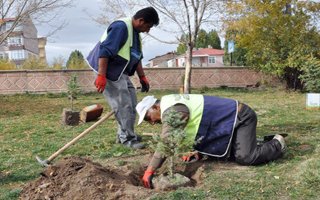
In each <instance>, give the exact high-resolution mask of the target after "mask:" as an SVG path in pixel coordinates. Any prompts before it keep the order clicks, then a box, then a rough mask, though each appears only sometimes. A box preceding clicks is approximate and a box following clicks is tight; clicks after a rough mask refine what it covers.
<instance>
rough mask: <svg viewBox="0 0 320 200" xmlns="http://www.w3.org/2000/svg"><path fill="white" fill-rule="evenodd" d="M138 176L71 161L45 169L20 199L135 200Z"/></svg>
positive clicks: (69, 159) (67, 160) (64, 160)
mask: <svg viewBox="0 0 320 200" xmlns="http://www.w3.org/2000/svg"><path fill="white" fill-rule="evenodd" d="M140 184H141V183H140V180H139V177H138V175H137V174H134V173H132V172H131V173H128V172H125V171H121V170H120V169H118V170H115V169H108V168H104V167H103V166H102V165H100V164H99V163H94V162H92V161H90V160H89V159H85V158H79V157H68V158H65V159H62V160H60V161H59V162H57V163H56V164H55V165H52V166H49V167H46V168H45V169H44V171H43V172H42V173H41V177H39V178H38V179H37V180H35V181H33V182H30V183H29V184H27V185H26V186H25V187H24V189H23V190H22V192H21V195H20V198H21V199H28V200H29V199H30V200H31V199H32V200H34V199H46V200H47V199H61V200H64V199H65V200H70V199H88V200H90V199H95V200H99V199H136V198H137V196H135V195H136V194H137V193H138V192H139V190H140V192H142V193H143V191H141V187H140V186H139V185H140Z"/></svg>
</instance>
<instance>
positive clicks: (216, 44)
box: [177, 29, 221, 54]
mask: <svg viewBox="0 0 320 200" xmlns="http://www.w3.org/2000/svg"><path fill="white" fill-rule="evenodd" d="M186 38H187V36H186V35H182V36H181V39H180V41H186V40H187V39H186ZM195 44H196V48H209V47H210V48H214V49H221V40H220V37H219V35H218V33H217V31H214V30H211V31H210V32H209V33H207V32H206V31H205V30H203V29H201V30H200V31H199V34H198V37H197V41H196V43H195ZM186 51H187V46H186V42H180V43H179V46H178V47H177V53H178V54H184V53H186Z"/></svg>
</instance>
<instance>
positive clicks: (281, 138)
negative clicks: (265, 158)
mask: <svg viewBox="0 0 320 200" xmlns="http://www.w3.org/2000/svg"><path fill="white" fill-rule="evenodd" d="M273 139H274V140H278V141H279V143H280V144H281V152H282V153H284V152H285V151H286V143H285V141H284V137H283V136H282V135H279V134H276V135H275V136H274V137H273Z"/></svg>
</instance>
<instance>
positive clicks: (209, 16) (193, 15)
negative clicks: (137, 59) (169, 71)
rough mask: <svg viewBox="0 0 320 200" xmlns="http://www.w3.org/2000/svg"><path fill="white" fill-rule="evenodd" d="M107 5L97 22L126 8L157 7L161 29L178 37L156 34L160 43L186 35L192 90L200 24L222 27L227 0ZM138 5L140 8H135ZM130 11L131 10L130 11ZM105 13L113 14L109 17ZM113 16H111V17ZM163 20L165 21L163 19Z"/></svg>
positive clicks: (187, 79)
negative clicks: (221, 22) (222, 14)
mask: <svg viewBox="0 0 320 200" xmlns="http://www.w3.org/2000/svg"><path fill="white" fill-rule="evenodd" d="M103 3H104V5H105V7H104V9H103V12H104V15H101V17H99V18H97V19H96V20H97V21H100V22H104V23H106V22H107V21H105V20H102V19H108V22H110V19H114V18H112V17H119V16H125V15H124V13H125V11H126V10H125V9H126V8H127V9H128V10H131V11H132V10H137V9H138V8H141V7H143V6H152V7H154V8H155V9H156V10H157V11H158V12H159V13H160V15H161V21H162V23H163V22H165V23H163V25H160V28H161V29H162V30H163V31H166V32H167V33H169V34H171V35H172V36H174V37H175V38H176V41H164V40H160V39H159V38H157V37H155V36H152V35H151V34H149V36H151V37H152V38H154V39H157V40H158V41H160V42H165V43H171V44H172V43H177V44H179V43H180V41H179V39H180V36H181V35H186V36H187V37H186V40H185V41H181V42H184V43H185V45H186V47H187V54H186V57H187V62H186V70H185V81H184V92H185V93H190V87H191V86H190V85H191V72H192V70H191V67H192V66H191V63H192V55H191V54H192V50H193V48H194V47H195V46H196V39H197V37H198V32H199V30H200V27H201V26H202V25H204V24H207V25H214V26H218V25H219V24H218V22H217V21H218V19H217V18H218V17H219V15H218V13H219V12H220V11H222V9H221V6H222V5H224V3H223V1H219V0H182V1H179V0H172V1H159V0H141V1H128V0H117V1H114V0H104V1H103ZM133 8H136V9H133ZM129 13H130V12H129ZM105 14H107V15H109V16H106V15H105ZM110 16H111V17H110ZM160 23H161V22H160Z"/></svg>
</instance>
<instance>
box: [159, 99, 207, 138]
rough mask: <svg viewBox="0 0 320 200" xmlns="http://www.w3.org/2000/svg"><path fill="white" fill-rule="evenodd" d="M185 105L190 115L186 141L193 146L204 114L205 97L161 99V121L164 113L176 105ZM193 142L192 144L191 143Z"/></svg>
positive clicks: (186, 129)
mask: <svg viewBox="0 0 320 200" xmlns="http://www.w3.org/2000/svg"><path fill="white" fill-rule="evenodd" d="M179 103H180V104H184V105H186V106H187V107H188V109H189V112H190V115H189V121H188V124H187V126H186V128H185V131H186V139H187V140H188V141H187V143H188V144H193V143H194V140H195V137H196V135H197V133H198V129H199V125H200V122H201V118H202V113H203V105H204V104H203V95H197V94H192V95H190V94H172V95H166V96H163V97H162V98H161V101H160V109H161V119H162V115H163V112H164V111H165V110H167V109H168V108H169V107H171V106H173V105H175V104H179ZM190 142H191V143H190Z"/></svg>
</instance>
